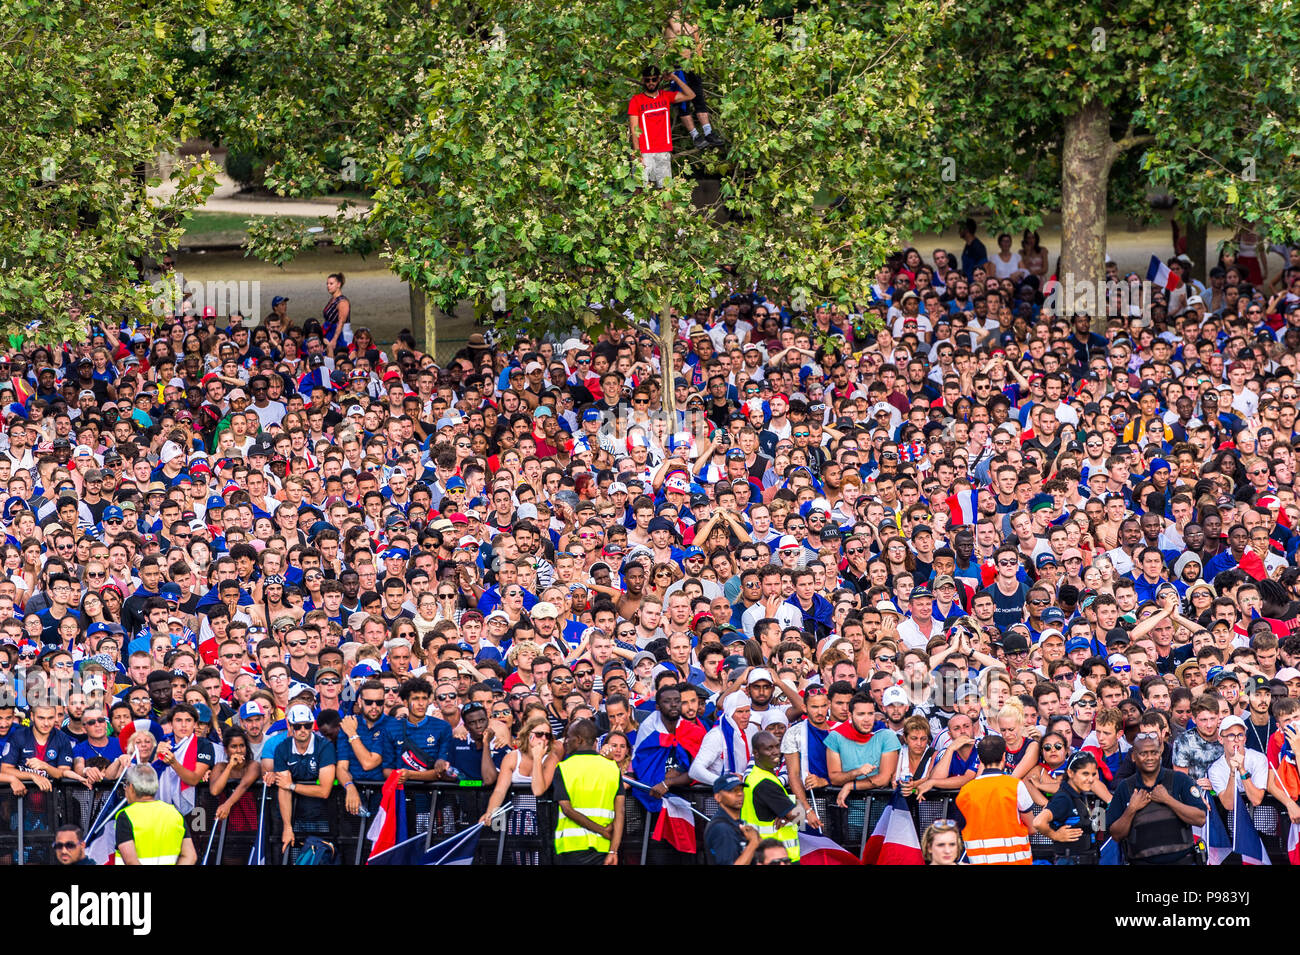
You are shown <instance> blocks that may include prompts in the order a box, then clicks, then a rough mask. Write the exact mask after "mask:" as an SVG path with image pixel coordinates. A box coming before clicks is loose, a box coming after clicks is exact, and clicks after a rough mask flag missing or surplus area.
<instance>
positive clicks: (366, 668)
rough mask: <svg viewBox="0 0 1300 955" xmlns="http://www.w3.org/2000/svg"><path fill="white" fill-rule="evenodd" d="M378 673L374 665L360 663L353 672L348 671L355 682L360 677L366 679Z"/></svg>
mask: <svg viewBox="0 0 1300 955" xmlns="http://www.w3.org/2000/svg"><path fill="white" fill-rule="evenodd" d="M378 672H379V671H378V670H376V669H375V667H374V665H373V664H370V663H358V664H357V665H356V666H354V667H353V668H352V669H351V670H349V671H348V677H349V678H351V679H353V680H355V679H357V678H359V677H362V678H364V677H368V676H374V675H375V674H376V673H378Z"/></svg>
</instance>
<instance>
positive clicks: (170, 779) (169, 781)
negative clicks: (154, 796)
mask: <svg viewBox="0 0 1300 955" xmlns="http://www.w3.org/2000/svg"><path fill="white" fill-rule="evenodd" d="M198 749H199V744H198V737H197V736H194V735H190V736H189V737H188V738H187V739H186V740H185V742H183V743H181V744H180V746H177V747H175V748H173V749H172V755H173V756H175V757H176V762H178V763H180V764H181V766H183V767H185V769H187V770H189V771H191V772H193V771H194V770H195V769H196V768H197V767H198V755H199V754H198ZM158 798H159V800H161V801H162V802H169V803H171V804H172V805H173V806H175V807H176V809H177V811H178V812H179V813H180V814H181V815H182V816H188V815H189V814H190V813H192V812H193V811H194V787H193V786H191V785H190V784H189V783H187V782H185V781H184V780H183V779H181V777H180V774H178V773H177V772H176V770H175V769H173V768H172V767H171V766H168V767H167V768H166V769H164V770H163V771H162V772H161V773H160V774H159V776H158Z"/></svg>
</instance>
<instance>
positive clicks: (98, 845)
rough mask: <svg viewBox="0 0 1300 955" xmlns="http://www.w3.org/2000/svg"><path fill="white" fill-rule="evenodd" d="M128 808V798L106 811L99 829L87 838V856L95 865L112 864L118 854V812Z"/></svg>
mask: <svg viewBox="0 0 1300 955" xmlns="http://www.w3.org/2000/svg"><path fill="white" fill-rule="evenodd" d="M125 808H126V800H125V799H122V800H119V801H118V803H117V805H116V806H114V807H113V808H112V809H110V810H109V811H108V812H106V813H104V815H103V817H102V818H101V820H100V823H99V830H98V831H97V832H93V833H91V835H90V836H89V837H88V838H87V839H86V857H87V858H88V859H90V860H91V861H92V862H94V863H95V865H112V864H113V860H114V858H115V857H116V855H117V814H118V813H119V812H121V811H122V810H123V809H125Z"/></svg>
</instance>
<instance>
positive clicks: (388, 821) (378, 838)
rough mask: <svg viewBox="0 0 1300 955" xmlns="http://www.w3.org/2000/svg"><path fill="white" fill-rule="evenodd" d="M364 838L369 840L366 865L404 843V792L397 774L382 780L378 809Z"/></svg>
mask: <svg viewBox="0 0 1300 955" xmlns="http://www.w3.org/2000/svg"><path fill="white" fill-rule="evenodd" d="M366 838H367V839H369V840H370V856H369V857H368V858H367V860H366V864H367V865H369V864H370V863H371V862H373V861H374V858H375V856H377V855H379V854H380V853H382V852H387V851H388V850H389V849H391V848H393V847H394V846H396V845H398V844H399V843H402V842H405V841H406V792H405V790H404V789H403V788H402V780H401V777H400V776H399V775H398V774H397V773H393V774H392V775H391V776H389V777H388V778H387V779H385V780H384V788H383V791H382V792H381V793H380V794H379V809H378V810H377V811H376V812H375V818H374V821H373V822H371V823H370V829H369V830H367V832H366Z"/></svg>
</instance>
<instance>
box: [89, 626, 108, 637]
mask: <svg viewBox="0 0 1300 955" xmlns="http://www.w3.org/2000/svg"><path fill="white" fill-rule="evenodd" d="M112 632H113V627H112V625H111V624H107V623H92V624H91V625H90V626H89V627H87V628H86V636H88V637H94V636H97V635H99V634H101V633H112Z"/></svg>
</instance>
